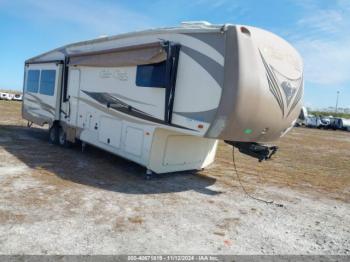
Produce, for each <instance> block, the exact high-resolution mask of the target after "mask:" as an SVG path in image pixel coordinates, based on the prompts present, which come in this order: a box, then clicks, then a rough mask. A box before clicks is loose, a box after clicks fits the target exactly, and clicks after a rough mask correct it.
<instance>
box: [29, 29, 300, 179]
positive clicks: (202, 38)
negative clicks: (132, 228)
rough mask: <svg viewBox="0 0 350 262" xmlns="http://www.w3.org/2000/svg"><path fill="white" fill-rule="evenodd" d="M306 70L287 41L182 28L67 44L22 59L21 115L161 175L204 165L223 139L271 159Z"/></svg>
mask: <svg viewBox="0 0 350 262" xmlns="http://www.w3.org/2000/svg"><path fill="white" fill-rule="evenodd" d="M302 96H303V65H302V60H301V57H300V56H299V54H298V53H297V51H296V50H295V49H294V48H293V47H292V46H291V45H290V44H289V43H287V42H286V41H285V40H283V39H281V38H280V37H278V36H276V35H274V34H272V33H270V32H267V31H265V30H262V29H258V28H254V27H249V26H241V25H230V24H224V25H211V24H208V23H184V24H182V25H181V26H179V27H175V28H164V29H154V30H148V31H142V32H136V33H127V34H122V35H117V36H111V37H104V38H98V39H93V40H89V41H84V42H79V43H74V44H70V45H66V46H63V47H60V48H57V49H54V50H52V51H49V52H47V53H44V54H41V55H39V56H36V57H34V58H31V59H29V60H27V61H26V62H25V77H24V90H23V108H22V114H23V118H25V119H27V120H28V121H30V122H33V123H36V124H38V125H44V124H48V125H49V127H50V129H49V137H50V141H51V142H52V143H57V144H61V145H66V144H67V143H69V142H74V141H76V139H79V140H81V141H83V142H84V143H88V144H91V145H94V146H96V147H99V148H102V149H104V150H107V151H109V152H111V153H114V154H116V155H119V156H122V157H124V158H127V159H129V160H132V161H134V162H136V163H139V164H140V165H143V166H145V167H146V168H147V169H148V170H150V171H153V172H156V173H164V172H173V171H180V170H190V169H201V168H204V167H206V166H208V165H209V164H211V163H212V162H213V161H214V158H215V153H216V148H217V143H218V140H225V141H226V142H227V143H229V144H231V145H233V146H235V147H237V148H238V149H239V150H240V151H241V152H243V153H247V154H249V155H251V156H254V157H257V158H258V159H259V160H263V159H267V158H269V157H270V156H271V154H272V153H274V152H275V150H276V148H275V147H269V146H266V145H264V144H261V143H265V142H271V141H274V140H277V139H278V138H280V137H281V136H283V135H284V134H285V133H286V132H288V131H289V130H290V129H291V127H292V126H293V125H294V124H295V121H296V119H297V118H298V115H299V112H300V108H301V104H302V102H301V100H302Z"/></svg>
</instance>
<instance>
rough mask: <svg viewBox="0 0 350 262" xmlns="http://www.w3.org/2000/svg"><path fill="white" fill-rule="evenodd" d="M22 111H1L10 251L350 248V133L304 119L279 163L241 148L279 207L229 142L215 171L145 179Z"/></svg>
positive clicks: (1, 210) (0, 156)
mask: <svg viewBox="0 0 350 262" xmlns="http://www.w3.org/2000/svg"><path fill="white" fill-rule="evenodd" d="M1 106H3V107H4V105H3V104H0V109H2V108H1ZM6 109H8V107H7V106H6ZM11 112H12V113H11ZM11 112H10V113H9V114H10V115H9V116H8V117H6V119H1V117H0V254H130V253H132V254H145V253H148V254H152V253H157V254H203V253H206V254H208V253H209V254H327V255H328V254H350V227H349V225H350V197H349V196H350V180H349V177H350V163H349V162H350V161H348V159H349V156H350V133H345V132H331V131H320V130H309V129H303V128H299V129H294V130H293V131H292V132H291V133H290V134H289V135H288V136H287V137H285V138H283V139H282V140H281V141H280V143H279V145H280V147H281V152H280V154H278V155H277V156H276V158H275V159H274V160H273V161H271V162H268V163H262V164H258V163H257V162H256V161H255V160H252V159H250V158H246V157H245V156H242V155H240V154H239V153H236V154H237V155H236V161H237V166H238V171H239V173H240V175H241V178H242V183H243V185H244V186H245V187H246V189H247V191H249V192H250V193H251V194H252V195H254V196H257V197H260V198H263V199H266V200H274V201H275V203H277V204H281V205H282V206H280V205H276V204H265V203H263V202H260V201H257V200H254V199H251V198H249V197H248V196H247V195H246V194H245V193H244V192H243V191H242V188H241V187H240V185H239V183H238V182H237V177H236V176H235V174H234V170H233V167H232V155H231V149H230V147H229V146H227V145H225V144H220V146H219V151H218V156H217V161H216V162H215V164H214V165H212V166H211V167H210V168H209V169H207V170H204V171H201V172H196V173H195V172H181V173H173V174H167V175H161V176H159V177H157V178H155V179H154V180H151V181H146V180H144V178H143V174H144V169H143V168H142V167H140V166H138V165H136V164H134V163H131V162H129V161H127V160H124V159H122V158H119V157H117V156H113V155H111V154H108V153H106V152H103V151H101V150H98V149H96V148H92V147H88V148H87V151H86V152H84V153H82V152H80V150H79V147H74V148H72V149H63V148H59V147H57V146H53V145H49V144H48V143H47V133H46V130H44V129H41V128H31V129H29V128H26V127H24V122H23V121H21V120H20V117H19V107H18V106H14V108H13V109H12V111H11ZM319 138H322V143H320V146H319V147H318V148H316V149H315V147H312V145H313V144H314V139H315V140H316V139H318V140H319ZM321 149H322V150H321ZM324 150H326V151H324Z"/></svg>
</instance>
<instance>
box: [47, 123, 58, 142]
mask: <svg viewBox="0 0 350 262" xmlns="http://www.w3.org/2000/svg"><path fill="white" fill-rule="evenodd" d="M49 142H50V143H51V144H55V145H57V144H58V126H56V125H53V126H52V127H51V128H50V129H49Z"/></svg>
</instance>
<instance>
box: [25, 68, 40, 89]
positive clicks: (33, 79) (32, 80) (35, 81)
mask: <svg viewBox="0 0 350 262" xmlns="http://www.w3.org/2000/svg"><path fill="white" fill-rule="evenodd" d="M39 77H40V70H29V71H28V77H27V91H28V92H32V93H37V92H38V89H39Z"/></svg>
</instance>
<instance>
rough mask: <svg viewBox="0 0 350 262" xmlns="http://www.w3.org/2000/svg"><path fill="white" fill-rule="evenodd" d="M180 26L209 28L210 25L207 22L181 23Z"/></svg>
mask: <svg viewBox="0 0 350 262" xmlns="http://www.w3.org/2000/svg"><path fill="white" fill-rule="evenodd" d="M181 26H184V27H191V26H211V23H209V22H207V21H184V22H181Z"/></svg>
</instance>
